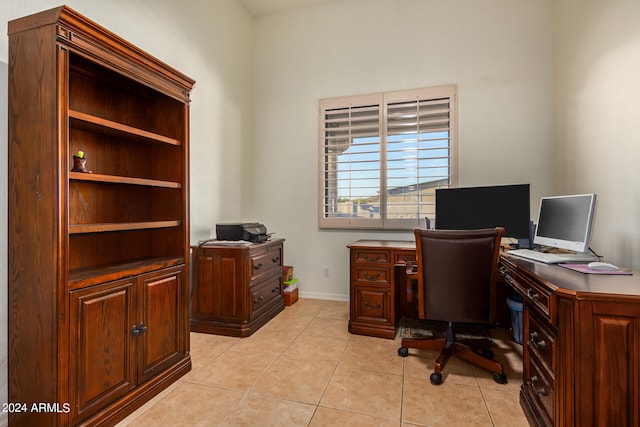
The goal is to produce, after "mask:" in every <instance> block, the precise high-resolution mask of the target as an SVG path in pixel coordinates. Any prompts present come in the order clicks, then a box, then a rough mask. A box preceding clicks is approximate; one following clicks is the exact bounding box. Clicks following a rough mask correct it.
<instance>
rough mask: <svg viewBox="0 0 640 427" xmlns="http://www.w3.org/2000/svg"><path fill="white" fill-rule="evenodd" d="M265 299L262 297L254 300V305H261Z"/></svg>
mask: <svg viewBox="0 0 640 427" xmlns="http://www.w3.org/2000/svg"><path fill="white" fill-rule="evenodd" d="M263 299H264V298H263V297H262V295H260V296H259V297H258V298H254V299H253V303H254V304H260V303H261V302H262V300H263Z"/></svg>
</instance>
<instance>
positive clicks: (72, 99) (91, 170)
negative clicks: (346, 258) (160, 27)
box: [8, 6, 194, 426]
mask: <svg viewBox="0 0 640 427" xmlns="http://www.w3.org/2000/svg"><path fill="white" fill-rule="evenodd" d="M8 32H9V58H10V61H9V84H8V88H9V108H8V110H9V120H8V127H9V150H8V151H9V167H8V170H9V180H8V182H9V200H8V202H9V228H8V236H9V271H10V272H9V300H10V303H9V401H11V402H24V403H27V404H28V405H30V404H31V403H34V402H35V403H48V404H52V405H53V404H59V405H60V407H67V406H64V405H68V407H69V410H68V411H65V410H62V411H60V412H55V411H49V412H46V413H36V412H27V413H15V414H10V423H11V425H15V426H19V425H76V424H81V423H86V424H92V425H98V424H105V425H112V424H114V423H115V422H116V421H118V420H119V419H122V418H124V417H125V416H126V415H127V414H129V413H130V412H132V411H133V410H135V409H136V408H137V407H139V406H141V405H142V404H143V403H144V402H145V401H147V400H149V399H150V398H151V397H152V396H153V395H155V394H157V393H158V392H160V391H161V390H162V389H163V388H165V387H166V386H168V385H169V384H170V383H171V382H173V381H175V380H176V379H177V378H178V377H179V376H180V375H183V374H184V373H186V372H188V370H189V369H190V366H191V361H190V357H189V336H188V333H189V329H188V316H189V314H188V292H189V290H188V286H187V283H186V281H185V277H188V264H187V263H186V262H185V259H187V257H188V250H189V240H188V239H189V206H188V200H189V182H188V177H189V168H188V160H189V152H188V146H189V144H188V134H189V132H188V129H189V94H190V90H191V88H192V86H193V84H194V82H193V80H191V79H190V78H188V77H187V76H185V75H183V74H181V73H180V72H178V71H176V70H174V69H172V68H170V67H168V66H167V65H166V64H164V63H162V62H160V61H158V60H157V59H155V58H153V57H151V56H149V55H148V54H146V53H144V52H143V51H141V50H139V49H138V48H136V47H135V46H133V45H131V44H129V43H128V42H126V41H125V40H123V39H121V38H119V37H118V36H116V35H115V34H113V33H111V32H109V31H108V30H106V29H104V28H102V27H100V26H99V25H98V24H96V23H94V22H92V21H90V20H89V19H87V18H85V17H83V16H81V15H79V14H78V13H76V12H75V11H73V10H72V9H70V8H68V7H66V6H63V7H58V8H55V9H51V10H49V11H45V12H42V13H39V14H36V15H32V16H28V17H25V18H21V19H17V20H14V21H12V22H10V23H9V31H8ZM79 152H83V153H84V158H85V162H86V167H85V168H84V169H79V168H77V167H76V163H75V162H76V160H75V159H74V156H75V155H77V154H78V153H79Z"/></svg>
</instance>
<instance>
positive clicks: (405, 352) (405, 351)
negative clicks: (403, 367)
mask: <svg viewBox="0 0 640 427" xmlns="http://www.w3.org/2000/svg"><path fill="white" fill-rule="evenodd" d="M408 355H409V349H408V348H406V347H400V348H399V349H398V356H400V357H407V356H408Z"/></svg>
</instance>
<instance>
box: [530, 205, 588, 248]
mask: <svg viewBox="0 0 640 427" xmlns="http://www.w3.org/2000/svg"><path fill="white" fill-rule="evenodd" d="M595 207H596V195H595V194H577V195H570V196H554V197H543V198H542V199H541V200H540V213H539V215H538V227H537V228H536V235H535V237H534V240H533V242H534V243H535V244H537V245H546V246H552V247H556V248H562V249H569V250H572V251H576V252H587V251H588V250H589V240H590V238H591V227H592V225H593V216H594V213H595Z"/></svg>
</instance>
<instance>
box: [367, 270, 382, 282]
mask: <svg viewBox="0 0 640 427" xmlns="http://www.w3.org/2000/svg"><path fill="white" fill-rule="evenodd" d="M364 278H365V279H367V280H377V279H379V278H380V273H379V272H378V273H376V274H373V275H371V274H369V272H368V271H365V272H364Z"/></svg>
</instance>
